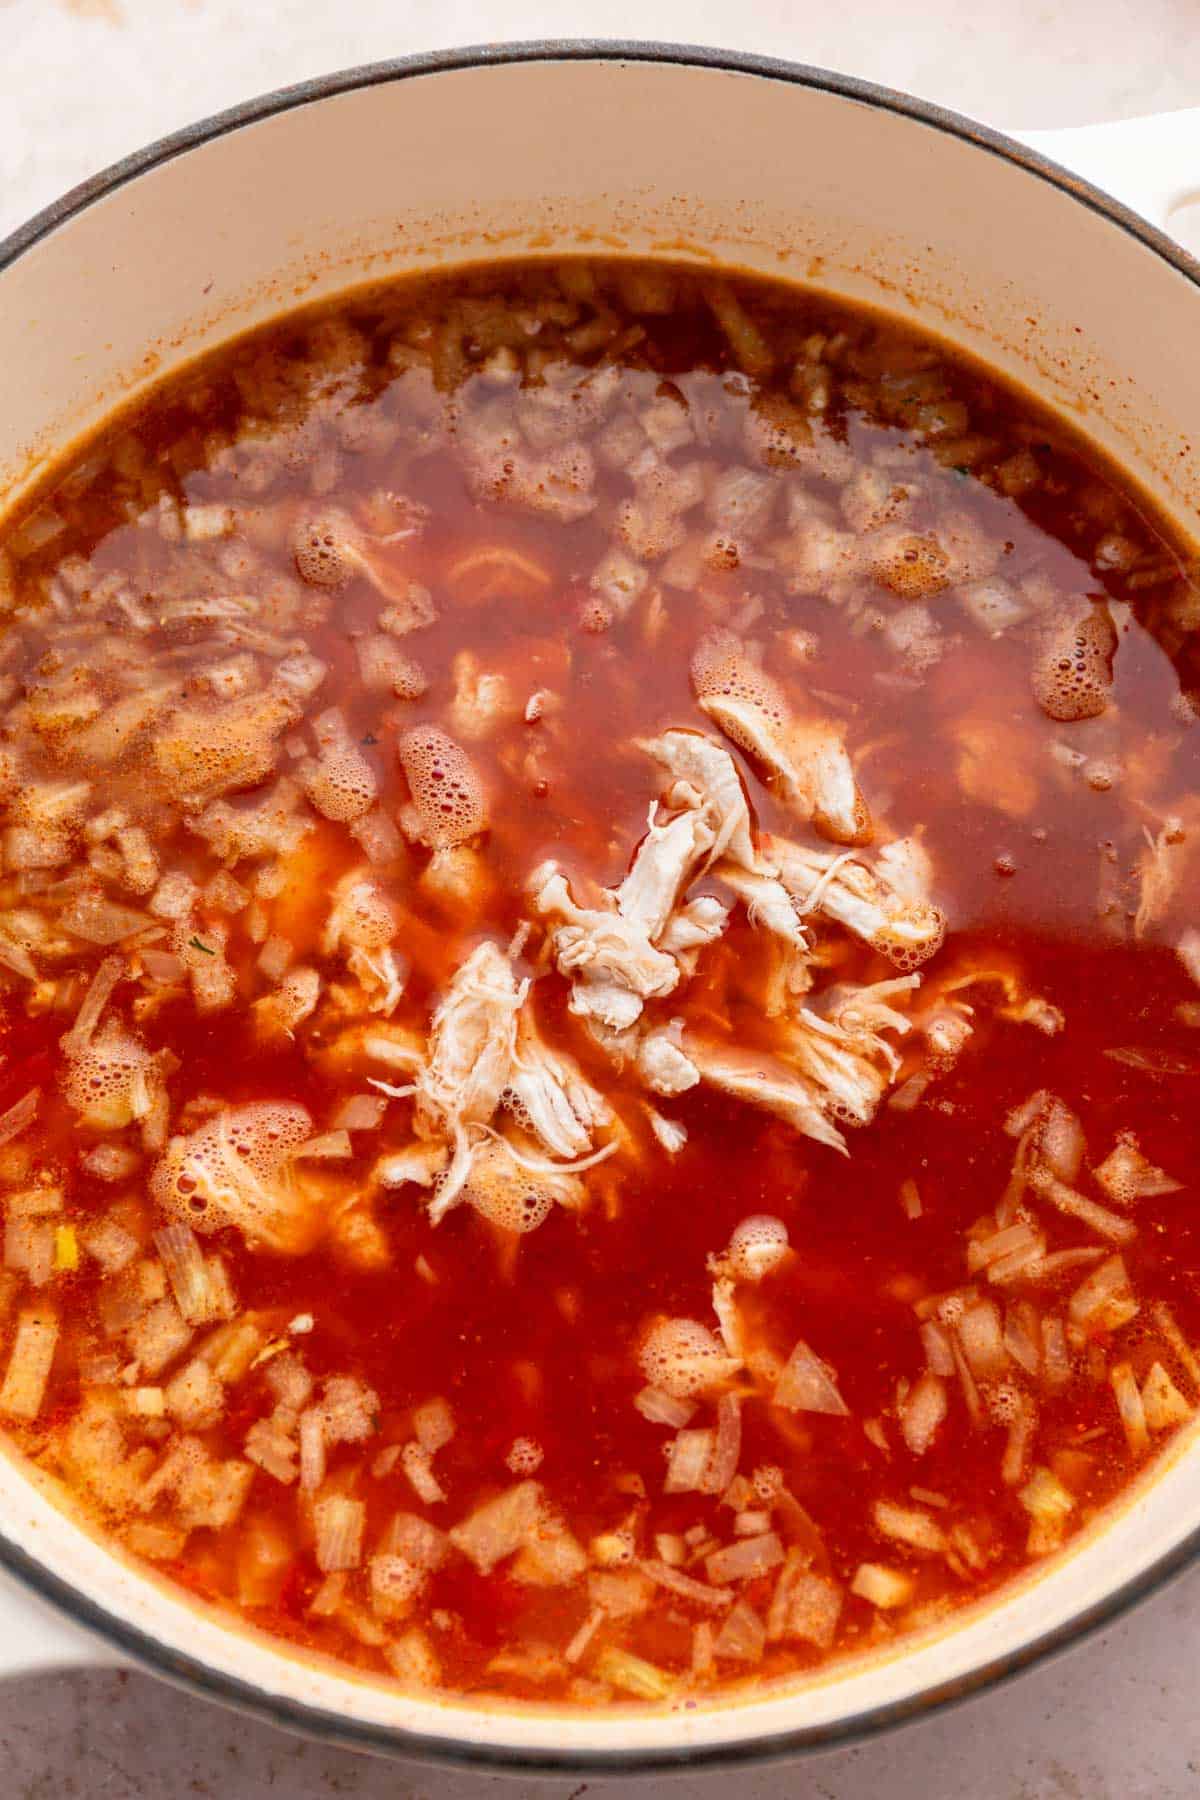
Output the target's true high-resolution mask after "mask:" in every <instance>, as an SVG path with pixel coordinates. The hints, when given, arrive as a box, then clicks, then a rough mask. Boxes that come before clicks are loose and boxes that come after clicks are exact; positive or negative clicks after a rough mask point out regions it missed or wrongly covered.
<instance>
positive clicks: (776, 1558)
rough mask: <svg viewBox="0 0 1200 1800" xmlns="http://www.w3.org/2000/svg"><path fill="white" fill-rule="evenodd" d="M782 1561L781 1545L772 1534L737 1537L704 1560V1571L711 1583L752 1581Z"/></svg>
mask: <svg viewBox="0 0 1200 1800" xmlns="http://www.w3.org/2000/svg"><path fill="white" fill-rule="evenodd" d="M782 1561H783V1545H782V1544H781V1543H780V1541H779V1539H778V1537H777V1536H776V1534H775V1533H774V1532H773V1531H766V1532H763V1533H762V1535H761V1536H759V1537H745V1538H739V1539H738V1541H737V1542H736V1543H734V1544H729V1545H728V1546H727V1547H726V1548H725V1549H723V1550H714V1551H712V1552H711V1554H710V1555H708V1556H706V1557H705V1559H704V1572H705V1574H706V1575H707V1576H708V1579H709V1580H710V1581H712V1582H715V1583H718V1584H719V1583H721V1582H725V1581H753V1580H755V1579H756V1578H757V1577H758V1576H760V1575H765V1574H767V1573H768V1571H769V1570H771V1569H774V1568H775V1567H777V1565H778V1564H779V1563H781V1562H782Z"/></svg>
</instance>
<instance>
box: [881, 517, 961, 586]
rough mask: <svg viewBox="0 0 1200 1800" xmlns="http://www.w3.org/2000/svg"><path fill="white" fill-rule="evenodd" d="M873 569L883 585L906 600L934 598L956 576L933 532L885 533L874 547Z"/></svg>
mask: <svg viewBox="0 0 1200 1800" xmlns="http://www.w3.org/2000/svg"><path fill="white" fill-rule="evenodd" d="M870 569H871V573H872V575H873V576H874V577H875V580H876V581H877V582H878V583H879V585H880V586H881V587H885V588H887V589H888V590H889V592H891V593H893V594H897V595H898V596H899V597H900V598H901V599H902V600H928V599H931V598H932V596H933V595H934V594H940V593H941V592H942V591H943V589H945V588H948V587H949V585H950V582H951V578H952V571H951V564H950V557H949V556H948V555H947V553H946V551H945V550H944V549H943V548H942V546H941V544H940V543H939V542H938V540H937V538H936V537H934V536H933V535H932V533H926V534H924V535H921V534H920V533H917V532H911V531H885V532H883V533H881V534H880V536H879V537H878V539H877V540H876V542H875V543H874V544H873V546H872V549H871V556H870Z"/></svg>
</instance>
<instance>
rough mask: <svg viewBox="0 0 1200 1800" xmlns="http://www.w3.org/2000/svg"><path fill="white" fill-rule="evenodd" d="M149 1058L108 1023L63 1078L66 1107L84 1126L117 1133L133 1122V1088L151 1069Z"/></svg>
mask: <svg viewBox="0 0 1200 1800" xmlns="http://www.w3.org/2000/svg"><path fill="white" fill-rule="evenodd" d="M151 1066H152V1058H151V1056H150V1053H149V1051H148V1050H147V1049H146V1048H145V1046H144V1045H143V1044H140V1043H138V1041H137V1039H136V1038H134V1037H131V1036H130V1034H129V1033H128V1032H127V1031H126V1030H125V1029H124V1027H123V1026H121V1025H119V1024H118V1023H117V1021H116V1020H115V1019H110V1020H109V1021H108V1022H107V1023H106V1024H105V1026H104V1027H103V1029H102V1030H101V1031H99V1032H98V1033H97V1034H96V1036H95V1037H94V1038H93V1039H92V1040H91V1042H90V1043H89V1044H87V1045H86V1046H85V1047H84V1049H83V1050H82V1051H81V1052H80V1053H79V1054H78V1055H76V1056H72V1057H71V1058H70V1059H69V1060H68V1062H67V1066H66V1072H65V1074H64V1076H63V1096H64V1098H65V1100H66V1102H67V1105H68V1106H70V1107H73V1108H74V1110H75V1111H76V1112H77V1113H79V1114H80V1116H81V1119H82V1120H83V1122H84V1123H85V1124H88V1125H93V1126H95V1127H96V1128H97V1129H99V1130H119V1129H120V1128H121V1127H122V1126H125V1125H128V1124H129V1123H130V1121H131V1120H132V1118H133V1116H134V1115H133V1097H132V1088H133V1084H134V1082H135V1080H137V1079H138V1077H142V1078H144V1077H145V1076H146V1075H147V1074H148V1073H149V1072H150V1069H151Z"/></svg>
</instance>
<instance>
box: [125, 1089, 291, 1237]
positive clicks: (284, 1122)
mask: <svg viewBox="0 0 1200 1800" xmlns="http://www.w3.org/2000/svg"><path fill="white" fill-rule="evenodd" d="M312 1130H313V1124H312V1119H311V1117H310V1116H309V1114H308V1112H307V1110H306V1109H305V1108H304V1107H303V1106H300V1105H299V1104H297V1103H296V1102H294V1101H288V1100H255V1101H251V1102H250V1103H249V1104H248V1105H245V1106H234V1107H230V1108H228V1109H227V1110H226V1111H224V1112H221V1113H218V1114H217V1116H216V1117H215V1118H213V1119H209V1120H208V1121H207V1123H206V1124H204V1125H201V1126H200V1127H199V1129H198V1130H196V1131H194V1132H192V1133H191V1135H190V1136H188V1137H177V1138H172V1140H171V1143H170V1144H169V1145H168V1147H167V1150H166V1153H165V1154H164V1155H163V1156H162V1157H161V1158H160V1159H159V1161H158V1162H157V1163H156V1165H155V1167H154V1170H153V1172H152V1174H151V1177H150V1192H151V1196H152V1198H153V1199H154V1201H155V1202H156V1204H157V1205H159V1206H161V1207H162V1208H163V1209H164V1211H166V1212H169V1213H172V1214H174V1215H175V1217H177V1218H180V1219H183V1220H184V1221H185V1222H186V1223H187V1224H189V1225H190V1226H192V1228H193V1230H195V1231H217V1230H219V1229H220V1228H221V1227H222V1226H224V1225H233V1226H236V1227H237V1229H238V1230H240V1231H241V1232H243V1234H244V1235H245V1236H246V1238H247V1239H248V1240H249V1241H251V1242H255V1241H257V1242H262V1243H266V1244H268V1245H270V1246H271V1247H272V1248H274V1249H277V1250H290V1251H295V1250H299V1249H305V1248H307V1247H308V1245H309V1244H310V1243H311V1240H312V1236H313V1230H314V1225H315V1223H316V1221H315V1219H314V1217H313V1207H312V1202H311V1201H310V1200H309V1199H308V1198H307V1196H306V1195H304V1194H303V1193H301V1192H300V1191H299V1190H298V1189H297V1188H296V1187H295V1186H294V1185H293V1184H292V1183H291V1182H290V1180H289V1179H288V1177H289V1175H290V1168H289V1159H290V1157H291V1155H292V1153H293V1152H294V1151H295V1150H297V1149H298V1148H299V1147H300V1145H301V1144H302V1143H304V1141H305V1139H306V1138H309V1137H311V1136H312Z"/></svg>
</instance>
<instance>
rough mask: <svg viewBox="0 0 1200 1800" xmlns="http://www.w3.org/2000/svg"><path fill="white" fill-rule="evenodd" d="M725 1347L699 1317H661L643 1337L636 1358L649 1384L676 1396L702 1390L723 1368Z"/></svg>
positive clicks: (717, 1377) (683, 1396)
mask: <svg viewBox="0 0 1200 1800" xmlns="http://www.w3.org/2000/svg"><path fill="white" fill-rule="evenodd" d="M727 1360H728V1359H727V1358H726V1355H725V1351H724V1349H723V1348H722V1346H721V1344H720V1342H719V1341H718V1340H717V1338H715V1337H714V1336H713V1334H712V1332H711V1331H709V1330H708V1328H707V1326H704V1325H701V1324H700V1322H699V1320H698V1319H664V1320H663V1321H662V1322H661V1323H660V1324H658V1325H655V1326H653V1327H652V1328H651V1329H650V1331H648V1332H647V1334H646V1336H645V1338H644V1339H643V1340H642V1347H641V1350H640V1351H639V1353H638V1362H639V1363H640V1365H641V1369H642V1373H643V1374H644V1375H645V1377H646V1380H647V1381H648V1382H649V1383H650V1385H651V1386H652V1387H656V1388H661V1389H662V1391H663V1393H664V1394H670V1395H672V1396H673V1397H674V1398H675V1399H676V1400H688V1399H690V1398H691V1397H692V1395H693V1394H699V1393H701V1392H702V1391H703V1390H704V1389H705V1388H706V1387H710V1386H711V1385H712V1383H713V1382H714V1381H715V1380H717V1379H719V1378H720V1376H721V1375H722V1374H724V1372H725V1366H726V1362H727Z"/></svg>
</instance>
